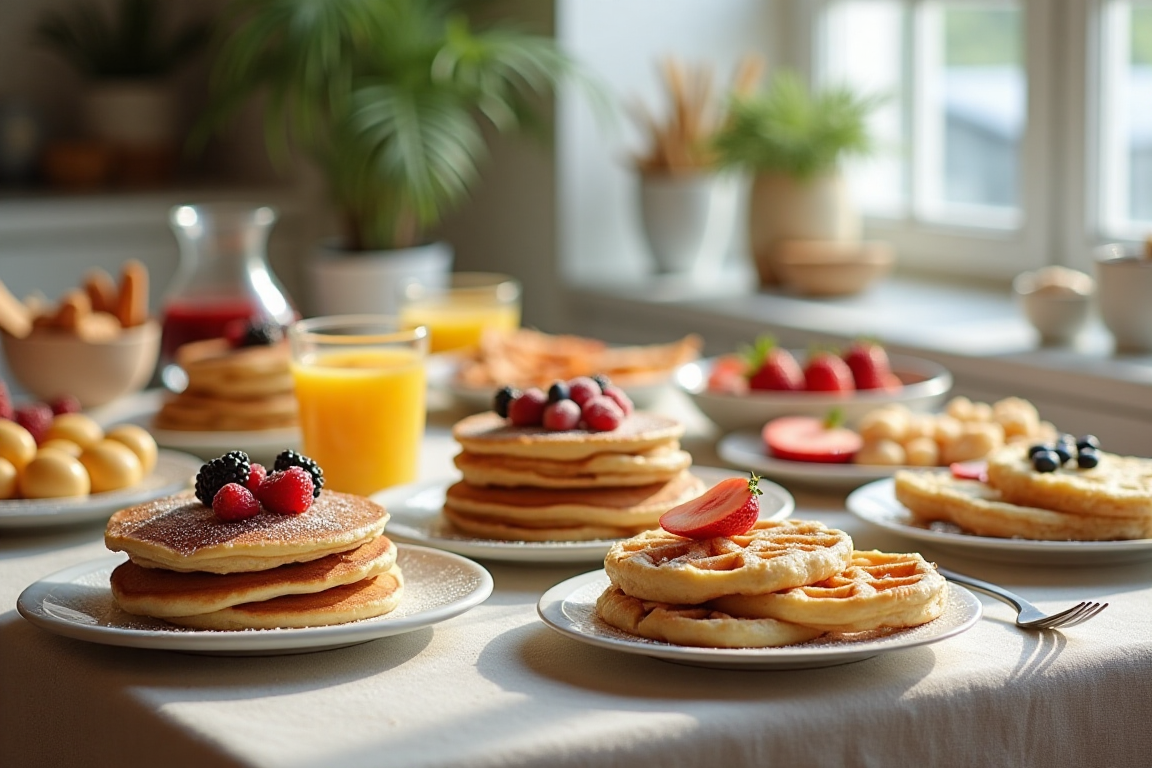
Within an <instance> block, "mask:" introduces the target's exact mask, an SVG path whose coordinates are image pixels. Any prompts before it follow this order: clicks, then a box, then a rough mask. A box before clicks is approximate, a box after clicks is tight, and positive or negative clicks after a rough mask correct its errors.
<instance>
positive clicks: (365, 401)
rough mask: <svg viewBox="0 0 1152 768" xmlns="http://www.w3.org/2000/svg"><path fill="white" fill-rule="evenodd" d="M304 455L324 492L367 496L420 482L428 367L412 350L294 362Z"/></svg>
mask: <svg viewBox="0 0 1152 768" xmlns="http://www.w3.org/2000/svg"><path fill="white" fill-rule="evenodd" d="M292 375H293V378H294V379H295V382H296V399H297V400H298V401H299V403H300V426H301V429H302V431H303V433H304V452H305V453H306V454H307V455H308V456H310V457H312V458H313V459H315V460H316V461H317V462H318V463H319V464H320V466H321V468H323V470H324V480H325V484H324V487H325V488H328V489H331V490H333V491H342V492H344V493H355V494H359V495H362V496H367V495H369V494H372V493H375V492H376V491H379V490H380V489H382V488H387V487H389V486H392V485H399V484H402V483H410V482H412V481H414V480H415V479H416V472H417V462H418V459H419V454H420V440H421V438H422V437H423V435H424V364H423V359H422V357H421V356H420V354H419V353H418V352H417V351H416V350H412V349H403V348H396V349H387V348H385V349H371V350H365V349H359V350H354V351H341V352H324V353H319V354H316V355H315V356H311V357H309V358H308V359H306V360H304V361H303V362H299V361H294V362H293V364H292Z"/></svg>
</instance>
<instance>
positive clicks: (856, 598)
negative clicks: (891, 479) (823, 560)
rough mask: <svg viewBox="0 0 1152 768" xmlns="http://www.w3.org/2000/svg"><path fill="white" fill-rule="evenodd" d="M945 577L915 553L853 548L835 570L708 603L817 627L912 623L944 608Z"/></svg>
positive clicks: (831, 629)
mask: <svg viewBox="0 0 1152 768" xmlns="http://www.w3.org/2000/svg"><path fill="white" fill-rule="evenodd" d="M946 595H947V582H946V581H945V580H944V577H943V576H941V575H940V574H939V573H937V572H936V568H935V566H933V565H932V564H931V563H928V562H926V561H925V560H924V558H923V557H921V556H920V555H918V554H915V553H912V554H887V553H884V552H877V551H875V550H872V551H867V552H860V551H857V552H854V553H853V555H852V562H851V563H850V564H849V566H848V567H847V568H846V569H844V571H842V572H841V573H838V574H836V575H835V576H832V577H830V578H827V579H824V580H823V581H819V582H816V583H815V584H809V585H807V586H803V587H794V588H792V589H787V590H783V591H781V592H774V593H771V594H766V595H727V596H724V597H719V598H716V599H715V600H713V601H712V602H711V603H709V607H710V608H712V609H714V610H716V611H719V612H720V613H721V614H728V615H730V616H737V617H740V618H745V619H778V620H780V621H785V622H789V623H791V624H799V625H802V626H805V627H811V628H814V629H818V630H820V631H822V632H863V631H866V630H870V629H879V628H881V627H914V626H919V625H920V624H925V623H927V622H929V621H931V620H932V619H935V618H936V617H938V616H939V615H940V614H941V613H943V612H944V602H945V599H946Z"/></svg>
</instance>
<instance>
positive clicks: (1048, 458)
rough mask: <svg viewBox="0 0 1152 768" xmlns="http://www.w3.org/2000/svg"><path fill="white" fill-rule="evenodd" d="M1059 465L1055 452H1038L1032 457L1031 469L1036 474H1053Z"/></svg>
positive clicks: (1058, 458)
mask: <svg viewBox="0 0 1152 768" xmlns="http://www.w3.org/2000/svg"><path fill="white" fill-rule="evenodd" d="M1061 463H1062V462H1061V461H1060V457H1059V455H1057V453H1056V452H1055V451H1040V452H1039V453H1037V454H1036V455H1035V456H1033V457H1032V468H1033V469H1035V470H1036V471H1037V472H1055V471H1056V470H1057V469H1058V468H1059V467H1060V464H1061Z"/></svg>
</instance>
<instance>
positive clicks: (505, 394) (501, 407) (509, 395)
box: [492, 386, 520, 419]
mask: <svg viewBox="0 0 1152 768" xmlns="http://www.w3.org/2000/svg"><path fill="white" fill-rule="evenodd" d="M519 396H520V390H518V389H516V388H515V387H509V386H504V387H500V389H498V390H496V397H495V399H494V400H493V401H492V410H494V411H496V415H497V416H499V417H500V418H502V419H506V418H508V406H509V404H511V402H512V401H513V400H515V399H516V398H517V397H519Z"/></svg>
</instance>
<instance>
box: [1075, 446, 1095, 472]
mask: <svg viewBox="0 0 1152 768" xmlns="http://www.w3.org/2000/svg"><path fill="white" fill-rule="evenodd" d="M1099 463H1100V454H1098V453H1096V451H1095V450H1093V449H1092V448H1081V449H1080V455H1079V456H1077V457H1076V466H1078V467H1080V469H1092V468H1093V467H1095V466H1096V465H1097V464H1099Z"/></svg>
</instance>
